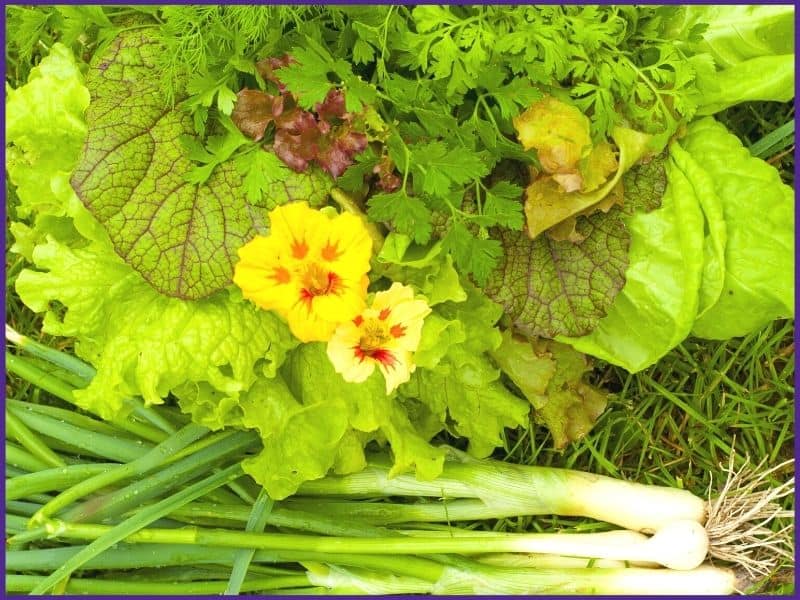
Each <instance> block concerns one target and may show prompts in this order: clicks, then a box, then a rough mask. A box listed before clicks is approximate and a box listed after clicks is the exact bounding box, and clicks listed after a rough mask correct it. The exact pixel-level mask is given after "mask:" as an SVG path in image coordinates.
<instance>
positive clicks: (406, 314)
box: [328, 283, 431, 394]
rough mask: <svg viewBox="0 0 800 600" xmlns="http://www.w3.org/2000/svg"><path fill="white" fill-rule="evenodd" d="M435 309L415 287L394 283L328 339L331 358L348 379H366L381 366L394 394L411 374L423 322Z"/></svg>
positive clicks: (389, 388) (345, 378)
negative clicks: (417, 293)
mask: <svg viewBox="0 0 800 600" xmlns="http://www.w3.org/2000/svg"><path fill="white" fill-rule="evenodd" d="M430 312H431V309H430V308H429V307H428V304H427V302H425V301H424V300H421V299H415V298H414V290H413V289H411V288H410V287H408V286H406V285H402V284H400V283H393V284H392V287H390V288H389V289H388V290H387V291H385V292H378V293H377V294H375V298H374V300H373V301H372V306H370V307H369V308H366V309H364V311H363V312H362V313H361V314H359V315H358V316H357V317H355V318H354V319H353V320H351V321H348V322H345V323H342V324H341V325H339V327H337V328H336V332H335V333H334V334H333V337H332V338H331V339H330V341H329V342H328V358H330V360H331V363H333V367H334V369H335V370H336V372H337V373H340V374H341V375H342V377H343V378H344V380H345V381H350V382H354V383H358V382H361V381H365V380H366V379H367V378H368V377H369V376H370V375H371V374H372V373H373V371H374V370H375V367H378V369H380V371H381V373H382V374H383V378H384V380H385V381H386V393H387V394H390V393H391V392H392V390H394V389H395V388H397V386H399V385H400V384H401V383H405V382H406V381H408V380H409V378H410V377H411V373H412V372H413V371H414V369H415V365H414V362H413V354H414V351H415V350H416V349H417V347H418V346H419V340H420V336H421V334H422V324H423V320H424V319H425V317H426V316H427V315H428V314H429V313H430Z"/></svg>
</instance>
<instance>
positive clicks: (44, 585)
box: [31, 463, 253, 594]
mask: <svg viewBox="0 0 800 600" xmlns="http://www.w3.org/2000/svg"><path fill="white" fill-rule="evenodd" d="M242 474H243V473H242V467H241V465H240V464H239V463H237V464H235V465H231V466H230V467H228V468H226V469H223V470H222V471H220V472H219V473H215V474H214V475H211V476H210V477H206V478H205V479H202V480H201V481H198V482H197V483H194V484H192V485H190V486H189V487H187V488H185V489H183V490H181V491H179V492H178V493H176V494H173V495H172V496H169V497H167V498H165V499H164V500H162V501H161V502H158V503H156V504H154V505H151V506H147V507H144V508H142V509H141V510H139V511H137V512H136V514H135V515H133V516H132V517H130V518H128V519H126V520H125V521H123V522H122V523H120V524H119V525H116V526H114V527H109V528H107V531H105V532H104V533H103V534H102V535H101V536H99V537H97V538H96V539H95V540H94V541H93V542H92V543H91V544H89V545H88V546H87V547H86V548H84V549H83V550H81V551H80V552H78V553H77V554H75V555H74V556H72V557H71V558H70V559H68V560H67V561H66V562H65V563H64V564H62V565H61V566H60V567H59V568H58V569H56V570H55V571H53V572H52V573H51V574H50V575H48V576H47V577H46V578H45V579H44V580H43V581H40V582H39V583H37V584H36V586H35V587H34V588H33V590H31V593H32V594H44V593H46V592H47V591H48V590H50V589H51V588H52V587H53V586H54V585H55V584H56V583H58V582H59V581H61V580H62V579H63V578H65V577H68V576H70V575H71V574H72V573H73V572H74V571H75V570H77V569H79V568H81V567H82V566H83V565H84V564H85V563H86V561H88V560H89V559H91V558H93V557H95V556H97V555H99V554H100V553H102V552H103V551H104V550H107V549H108V548H110V547H111V546H113V545H114V544H116V543H117V542H120V541H122V540H123V539H125V538H127V537H129V536H130V535H131V534H135V532H137V531H139V530H141V529H142V528H144V527H147V525H149V524H150V523H152V522H153V521H156V520H158V519H160V518H161V517H163V516H165V515H167V514H169V512H170V511H171V510H174V509H175V508H177V507H178V506H183V505H184V504H187V503H189V502H191V501H192V500H195V499H197V498H200V497H201V496H204V495H205V494H207V493H208V492H210V491H211V490H214V489H216V488H218V487H220V486H222V485H225V484H226V483H228V482H229V481H233V480H234V479H236V478H238V477H241V475H242ZM64 526H72V527H75V525H68V524H66V523H63V522H60V523H59V522H55V523H53V522H51V523H48V524H47V525H46V527H47V530H48V532H49V533H50V534H51V535H52V536H55V537H59V536H60V535H61V534H62V528H63V527H64ZM167 531H169V530H167ZM251 535H253V534H251Z"/></svg>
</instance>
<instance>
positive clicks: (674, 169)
mask: <svg viewBox="0 0 800 600" xmlns="http://www.w3.org/2000/svg"><path fill="white" fill-rule="evenodd" d="M676 152H677V153H678V154H679V158H678V159H676ZM679 161H680V153H679V151H678V150H673V151H672V152H671V154H670V159H669V160H668V161H667V167H666V168H667V179H668V181H669V184H668V186H667V189H666V192H665V193H664V196H663V198H662V199H661V207H660V208H659V209H657V210H654V211H652V212H650V213H641V212H637V213H634V214H633V215H631V216H628V217H627V218H626V224H627V227H628V229H629V231H630V235H631V246H630V254H629V266H628V269H627V271H626V272H625V278H626V282H625V286H624V287H623V288H622V291H621V292H620V293H619V294H618V295H617V297H616V299H615V300H614V302H613V304H612V305H611V307H610V309H609V311H608V314H607V315H606V316H605V317H603V318H602V319H600V322H599V323H598V325H597V327H596V328H595V329H594V330H593V331H592V332H591V333H590V334H588V335H586V336H583V337H576V338H568V337H558V338H556V339H558V340H559V341H563V342H565V343H568V344H570V345H571V346H572V347H573V348H575V349H576V350H579V351H581V352H585V353H586V354H590V355H592V356H596V357H598V358H601V359H603V360H605V361H608V362H610V363H613V364H616V365H620V366H622V367H624V368H625V369H627V370H628V371H631V372H636V371H640V370H641V369H644V368H645V367H648V366H650V365H651V364H653V363H654V362H655V361H656V360H658V359H659V358H661V357H662V356H663V355H664V354H666V353H667V352H669V350H670V349H672V348H673V347H675V346H676V345H677V344H679V343H680V342H681V341H682V340H683V339H684V338H686V336H687V335H689V332H690V331H691V328H692V324H693V323H694V319H695V316H696V315H697V310H698V304H699V300H698V298H699V290H700V284H701V278H702V273H703V251H704V250H703V247H704V235H703V227H704V221H703V213H702V211H701V209H700V203H699V201H698V199H697V190H696V189H695V188H694V186H693V185H692V182H691V181H690V180H689V178H688V177H687V175H686V173H685V172H684V171H683V170H682V168H681V166H680V163H679ZM706 191H709V192H710V191H711V190H706Z"/></svg>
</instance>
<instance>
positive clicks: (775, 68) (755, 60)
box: [664, 5, 795, 115]
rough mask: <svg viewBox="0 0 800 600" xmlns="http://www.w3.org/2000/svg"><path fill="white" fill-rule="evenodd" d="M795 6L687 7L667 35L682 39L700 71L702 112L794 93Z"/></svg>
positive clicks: (679, 12) (668, 27) (677, 14)
mask: <svg viewBox="0 0 800 600" xmlns="http://www.w3.org/2000/svg"><path fill="white" fill-rule="evenodd" d="M794 12H795V8H794V6H791V5H738V6H731V5H718V6H712V5H705V6H697V5H695V6H682V7H680V8H679V9H677V10H676V11H675V14H674V16H673V17H672V18H671V19H668V20H667V21H666V23H665V27H664V36H665V37H666V38H671V39H676V40H686V39H689V40H690V41H688V42H681V43H680V44H681V45H682V46H683V47H684V50H685V51H686V52H687V54H690V55H691V54H693V55H694V56H691V58H690V59H689V60H690V62H692V63H693V66H694V67H695V71H696V84H697V88H698V91H699V95H698V98H697V101H698V109H697V114H698V115H711V114H714V113H716V112H719V111H721V110H724V109H725V108H728V107H730V106H734V105H736V104H739V103H741V102H751V101H758V100H761V101H777V102H788V101H789V100H791V99H792V98H793V97H794V71H795V60H794V39H795V19H794Z"/></svg>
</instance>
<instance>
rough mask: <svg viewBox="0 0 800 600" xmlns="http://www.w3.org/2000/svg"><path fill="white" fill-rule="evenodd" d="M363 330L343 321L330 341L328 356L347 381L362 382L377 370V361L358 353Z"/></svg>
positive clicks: (335, 368)
mask: <svg viewBox="0 0 800 600" xmlns="http://www.w3.org/2000/svg"><path fill="white" fill-rule="evenodd" d="M360 335H361V330H360V328H359V327H358V326H356V325H354V324H353V323H352V321H351V322H348V323H342V324H341V325H339V326H338V327H337V328H336V331H335V332H334V334H333V337H332V338H331V339H330V341H328V348H327V351H328V358H329V359H330V361H331V364H333V368H334V370H335V371H336V372H337V373H340V374H341V375H342V378H343V379H344V380H345V381H351V382H354V383H360V382H362V381H366V379H367V378H368V377H369V376H370V375H371V374H372V372H373V371H374V370H375V363H374V362H373V361H372V360H369V359H363V358H359V357H358V356H357V355H356V350H355V349H356V348H357V347H358V342H359V338H360Z"/></svg>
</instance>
